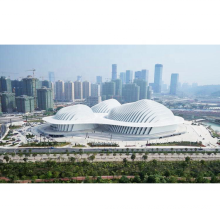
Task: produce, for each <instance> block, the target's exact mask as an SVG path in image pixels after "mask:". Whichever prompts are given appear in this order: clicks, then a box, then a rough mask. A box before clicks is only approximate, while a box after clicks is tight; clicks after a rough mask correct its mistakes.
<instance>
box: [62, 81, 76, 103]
mask: <svg viewBox="0 0 220 220" xmlns="http://www.w3.org/2000/svg"><path fill="white" fill-rule="evenodd" d="M64 97H65V101H67V102H74V84H73V82H71V81H68V82H65V83H64Z"/></svg>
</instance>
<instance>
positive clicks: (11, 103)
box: [0, 92, 16, 113]
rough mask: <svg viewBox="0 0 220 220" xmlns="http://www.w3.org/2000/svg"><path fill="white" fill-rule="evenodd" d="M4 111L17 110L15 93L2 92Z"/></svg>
mask: <svg viewBox="0 0 220 220" xmlns="http://www.w3.org/2000/svg"><path fill="white" fill-rule="evenodd" d="M0 95H1V104H2V112H7V113H11V112H13V111H15V108H16V105H15V94H14V93H12V92H2V93H1V94H0Z"/></svg>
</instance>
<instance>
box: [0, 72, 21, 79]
mask: <svg viewBox="0 0 220 220" xmlns="http://www.w3.org/2000/svg"><path fill="white" fill-rule="evenodd" d="M5 73H6V74H19V73H11V72H1V74H5ZM8 77H9V78H10V75H9V76H8Z"/></svg>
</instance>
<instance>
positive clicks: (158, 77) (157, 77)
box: [154, 64, 163, 93]
mask: <svg viewBox="0 0 220 220" xmlns="http://www.w3.org/2000/svg"><path fill="white" fill-rule="evenodd" d="M162 71H163V65H162V64H156V65H155V72H154V92H155V93H161V87H162Z"/></svg>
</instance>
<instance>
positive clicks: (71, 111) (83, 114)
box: [53, 104, 94, 121]
mask: <svg viewBox="0 0 220 220" xmlns="http://www.w3.org/2000/svg"><path fill="white" fill-rule="evenodd" d="M92 117H94V113H93V111H92V109H91V108H89V107H88V106H86V105H80V104H79V105H73V106H68V107H65V108H61V109H60V110H59V111H58V112H57V113H56V115H55V116H54V117H53V119H55V120H63V121H78V120H87V119H90V118H92Z"/></svg>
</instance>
